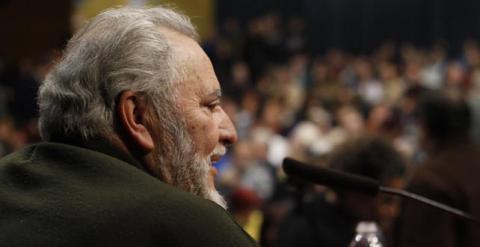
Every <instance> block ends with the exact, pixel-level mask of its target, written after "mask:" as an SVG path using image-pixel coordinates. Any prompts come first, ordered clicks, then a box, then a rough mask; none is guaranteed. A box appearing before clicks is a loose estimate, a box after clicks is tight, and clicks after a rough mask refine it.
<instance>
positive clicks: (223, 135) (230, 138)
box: [220, 109, 238, 146]
mask: <svg viewBox="0 0 480 247" xmlns="http://www.w3.org/2000/svg"><path fill="white" fill-rule="evenodd" d="M237 139H238V137H237V131H236V130H235V126H234V125H233V123H232V120H231V119H230V117H228V115H227V113H225V111H223V109H222V117H221V120H220V142H222V143H223V144H224V145H226V146H229V145H232V144H234V143H235V142H237Z"/></svg>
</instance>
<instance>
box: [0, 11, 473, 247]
mask: <svg viewBox="0 0 480 247" xmlns="http://www.w3.org/2000/svg"><path fill="white" fill-rule="evenodd" d="M307 28H308V26H307V25H306V23H305V22H304V21H303V20H302V19H301V18H291V19H289V20H285V21H283V20H281V19H280V18H279V16H277V15H274V14H269V15H265V16H260V17H257V18H254V19H252V20H250V21H249V22H248V23H243V24H242V23H240V22H239V21H238V20H236V19H234V18H230V19H227V20H226V21H225V22H224V23H222V25H221V26H220V27H218V32H216V33H215V34H213V35H211V36H210V37H208V38H207V39H205V40H204V41H203V42H202V46H203V48H204V50H205V51H206V53H207V54H208V55H209V57H210V58H211V60H212V62H213V65H214V68H215V71H216V73H217V76H218V78H219V81H220V82H221V85H222V91H223V100H222V105H223V108H224V109H225V111H226V113H227V114H228V115H229V116H230V118H231V119H232V121H233V123H234V125H235V127H236V129H237V133H238V142H237V143H236V144H235V145H234V146H232V148H231V150H230V151H229V153H228V154H227V155H225V156H224V157H223V158H222V159H221V160H220V161H219V162H217V163H216V164H215V166H216V167H217V169H218V175H217V181H216V184H217V188H218V189H219V190H220V191H221V192H222V194H223V195H224V196H225V198H227V201H228V202H229V210H230V211H231V213H232V215H233V216H234V217H235V218H236V219H237V221H238V222H239V223H240V224H241V225H242V226H243V227H244V228H245V230H246V231H247V232H248V233H249V234H250V235H251V236H252V237H253V238H255V239H256V240H257V241H259V242H260V243H261V244H262V246H265V247H267V246H285V245H278V243H279V242H282V241H278V240H277V238H278V232H279V231H280V230H281V229H283V228H284V227H281V226H282V221H284V220H285V219H288V218H289V216H288V215H291V214H292V211H295V210H298V208H299V205H304V203H306V202H305V200H308V199H309V198H310V200H311V201H312V199H311V195H312V191H314V194H315V195H316V196H318V195H322V199H321V201H322V203H323V201H324V200H326V199H325V198H327V199H328V198H330V197H329V195H330V194H331V193H330V192H329V191H328V190H325V188H312V187H310V186H305V185H303V184H298V183H291V181H289V180H288V179H287V178H286V176H285V175H284V173H283V172H282V169H281V165H282V161H283V159H284V158H285V157H293V158H295V159H298V160H302V161H307V162H310V163H314V164H318V165H325V166H330V165H332V164H333V163H335V162H333V161H332V159H331V157H330V156H331V154H337V156H335V155H334V157H337V158H338V150H345V149H348V148H346V147H345V146H344V145H347V147H348V145H360V146H369V144H367V142H368V141H365V140H363V139H362V138H365V136H372V137H375V138H379V139H382V141H379V140H376V139H375V140H374V141H373V142H374V143H377V142H380V143H381V144H378V145H387V146H388V145H391V146H392V147H393V148H394V149H395V152H398V153H399V155H400V156H401V159H402V161H398V162H396V163H395V165H396V166H397V167H396V168H394V170H395V171H396V173H395V178H397V177H400V178H401V180H400V181H399V182H398V181H397V182H396V186H397V187H400V188H403V187H404V186H405V184H407V183H408V181H409V178H410V176H411V175H412V174H414V173H415V171H416V170H417V169H418V167H420V166H422V165H421V164H422V163H423V162H424V161H425V160H426V159H428V152H427V150H425V149H424V148H423V146H422V145H421V141H420V140H421V139H422V138H424V135H423V133H422V129H421V128H420V127H419V126H418V111H417V105H418V103H419V101H420V100H421V99H422V97H423V96H424V95H425V94H427V93H428V92H430V91H431V90H440V91H446V92H448V94H449V95H450V94H451V95H454V96H452V97H457V98H460V99H462V100H464V101H466V102H467V103H468V104H469V107H470V109H472V110H471V112H472V116H471V120H472V121H473V123H474V124H472V125H471V126H473V128H472V129H471V132H469V135H470V137H471V138H472V140H473V141H474V142H477V143H479V142H480V46H479V44H478V42H476V41H467V42H465V45H464V49H463V51H462V52H460V53H458V54H453V55H452V54H449V52H447V47H446V46H442V45H440V44H439V45H435V46H432V47H429V48H419V47H415V46H412V45H407V44H405V45H395V44H393V43H389V42H386V43H385V44H384V45H382V46H380V47H379V48H378V49H377V50H375V51H374V52H372V53H370V54H363V55H359V54H356V55H354V54H349V53H348V52H347V51H342V50H339V49H334V48H332V49H331V50H329V51H327V52H325V54H312V53H310V52H309V47H311V46H314V45H315V44H310V43H308V37H307ZM54 54H55V55H54ZM56 54H57V53H54V52H52V53H49V54H48V55H44V56H43V57H42V58H41V59H26V60H23V61H21V62H20V63H18V64H17V66H16V67H15V68H14V69H12V68H11V67H10V66H4V64H2V62H1V61H0V155H1V156H4V155H6V154H8V153H10V152H12V151H14V150H16V149H18V148H20V147H23V146H25V145H27V144H30V143H34V142H38V141H39V140H40V138H39V135H38V129H37V126H36V123H37V122H36V121H37V120H36V119H37V110H36V109H37V107H36V103H35V101H36V90H37V89H38V86H39V85H40V83H41V82H42V80H43V77H44V76H45V74H46V72H47V71H48V69H49V68H50V66H51V64H52V61H53V60H55V59H54V58H55V57H56V56H58V55H56ZM352 140H354V141H353V144H349V143H350V142H351V141H352ZM384 142H386V143H384ZM372 145H373V144H372ZM375 145H377V144H375ZM375 145H373V146H375ZM378 145H377V148H378ZM353 149H355V148H353ZM387 149H388V148H387ZM357 151H358V150H357ZM366 152H368V151H366ZM370 152H373V151H371V150H370ZM388 152H389V151H388ZM388 152H387V153H388ZM348 154H350V155H351V153H348V152H347V154H342V155H348ZM342 155H340V156H342ZM368 158H369V159H374V158H372V157H368ZM394 159H395V160H398V159H397V158H394ZM377 161H378V160H377ZM332 166H334V165H332ZM398 166H401V167H400V168H398ZM338 169H344V170H347V171H348V169H347V168H342V167H340V168H338ZM366 169H372V168H366ZM452 169H455V168H452ZM354 170H355V169H354ZM353 172H355V171H353ZM360 174H362V175H366V176H369V173H368V171H367V172H366V174H363V173H362V172H360ZM373 177H374V178H376V179H382V175H377V176H373ZM389 178H391V177H389ZM391 182H392V181H389V183H391ZM393 182H395V181H393ZM337 194H341V193H337ZM315 200H316V199H315ZM315 200H313V201H315ZM385 200H386V201H389V200H390V199H385ZM395 203H399V202H395ZM307 208H308V206H307ZM393 208H394V209H392V210H393V212H391V211H388V209H385V210H387V212H386V213H385V214H387V215H388V217H390V218H389V219H392V218H396V217H397V216H398V214H399V213H398V208H397V207H393ZM383 209H384V207H383ZM329 215H330V214H329ZM330 216H332V215H330ZM332 217H333V216H332ZM382 219H384V218H379V219H378V220H379V221H381V220H382ZM335 220H337V219H335ZM380 223H382V222H380ZM391 225H392V222H391V220H390V221H388V222H386V223H385V224H380V226H381V227H383V228H384V231H385V232H388V233H387V234H391V235H393V234H394V233H393V230H392V229H391V228H392V227H391ZM348 227H349V229H350V228H351V229H350V230H351V231H353V227H354V225H353V226H350V225H349V226H348ZM387 234H386V235H387ZM284 236H285V235H284ZM332 236H335V235H332ZM350 237H351V236H350V235H348V236H347V237H346V238H350ZM392 241H393V240H392ZM282 243H283V244H285V243H286V242H285V241H283V242H282ZM305 246H306V245H305ZM322 246H326V245H322ZM333 246H335V245H333Z"/></svg>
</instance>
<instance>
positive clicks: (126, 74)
mask: <svg viewBox="0 0 480 247" xmlns="http://www.w3.org/2000/svg"><path fill="white" fill-rule="evenodd" d="M220 98H221V89H220V85H219V82H218V80H217V78H216V76H215V73H214V71H213V68H212V65H211V62H210V60H209V58H208V57H207V56H206V55H205V53H204V52H203V51H202V49H201V48H200V46H199V45H198V43H197V34H196V31H195V29H194V28H193V26H192V25H191V23H190V21H189V19H188V18H187V17H185V16H183V15H181V14H178V13H176V12H175V11H173V10H171V9H167V8H163V7H157V8H151V9H135V8H119V9H113V10H108V11H106V12H104V13H102V14H100V15H98V16H97V17H95V18H94V19H93V20H92V21H90V22H89V23H88V24H87V25H85V26H84V27H83V28H82V29H81V30H79V31H78V32H77V33H76V34H75V35H74V37H73V38H72V39H71V40H70V41H69V43H68V45H67V48H66V51H65V54H64V57H63V58H62V60H61V61H59V62H58V63H57V64H56V65H55V66H54V68H53V69H52V71H51V72H50V73H49V74H48V76H47V78H46V79H45V81H44V82H43V84H42V86H41V88H40V90H39V99H38V102H39V106H40V119H39V129H40V133H41V136H42V138H43V140H44V141H45V142H43V143H40V144H36V145H33V146H30V147H27V148H25V149H23V150H21V151H19V152H16V153H14V154H12V155H9V156H8V157H6V158H4V159H2V160H1V161H0V246H255V243H254V241H253V240H251V238H249V237H248V236H247V235H246V234H245V232H244V231H243V230H242V229H241V228H240V227H239V226H238V225H237V224H236V223H235V222H234V221H233V220H232V218H231V217H230V216H229V215H228V213H227V212H226V211H225V210H224V208H225V207H226V205H225V201H224V200H223V199H222V197H221V195H220V194H219V193H218V192H217V191H216V189H215V187H214V184H213V178H214V176H215V173H216V170H215V168H213V166H212V163H213V162H215V161H217V160H219V159H220V157H221V156H222V155H223V154H224V153H225V149H226V146H227V145H229V144H232V143H234V142H235V141H236V132H235V129H234V127H233V125H232V122H231V121H230V119H229V118H228V116H227V115H226V114H225V112H224V111H223V109H222V108H221V106H220Z"/></svg>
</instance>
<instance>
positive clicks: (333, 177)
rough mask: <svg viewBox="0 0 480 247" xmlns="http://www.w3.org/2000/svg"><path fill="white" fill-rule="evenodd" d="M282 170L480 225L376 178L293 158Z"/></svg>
mask: <svg viewBox="0 0 480 247" xmlns="http://www.w3.org/2000/svg"><path fill="white" fill-rule="evenodd" d="M283 170H284V171H285V173H286V174H287V175H288V176H289V177H296V178H300V179H304V180H307V181H309V182H313V183H317V184H321V185H325V186H327V187H332V188H338V189H344V190H350V191H354V192H358V193H362V194H366V195H370V196H376V195H377V194H378V193H380V192H381V193H386V194H391V195H396V196H401V197H404V198H408V199H410V200H414V201H417V202H421V203H423V204H426V205H429V206H431V207H434V208H437V209H440V210H442V211H444V212H447V213H450V214H453V215H455V216H458V217H460V218H463V219H467V220H469V221H471V222H474V223H476V224H479V225H480V221H479V220H478V219H476V218H475V217H473V216H472V215H470V214H468V213H466V212H464V211H461V210H459V209H457V208H453V207H450V206H448V205H445V204H442V203H439V202H437V201H434V200H431V199H428V198H426V197H423V196H420V195H417V194H414V193H411V192H408V191H405V190H399V189H394V188H389V187H383V186H380V184H379V183H378V182H377V181H376V180H374V179H371V178H367V177H364V176H358V175H353V174H349V173H346V172H341V171H336V170H333V169H328V168H323V167H319V166H314V165H310V164H306V163H303V162H300V161H298V160H294V159H292V158H285V159H284V160H283Z"/></svg>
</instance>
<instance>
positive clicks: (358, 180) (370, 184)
mask: <svg viewBox="0 0 480 247" xmlns="http://www.w3.org/2000/svg"><path fill="white" fill-rule="evenodd" d="M283 170H284V171H285V173H286V174H287V175H288V176H290V177H295V178H301V179H304V180H307V181H310V182H313V183H317V184H321V185H324V186H327V187H332V188H337V189H344V190H349V191H354V192H358V193H362V194H367V195H372V196H373V195H376V194H377V193H378V191H379V189H380V185H379V184H378V182H377V181H375V180H373V179H370V178H367V177H363V176H358V175H353V174H349V173H345V172H340V171H336V170H333V169H328V168H323V167H318V166H314V165H310V164H306V163H303V162H300V161H298V160H294V159H291V158H285V159H284V160H283Z"/></svg>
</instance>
